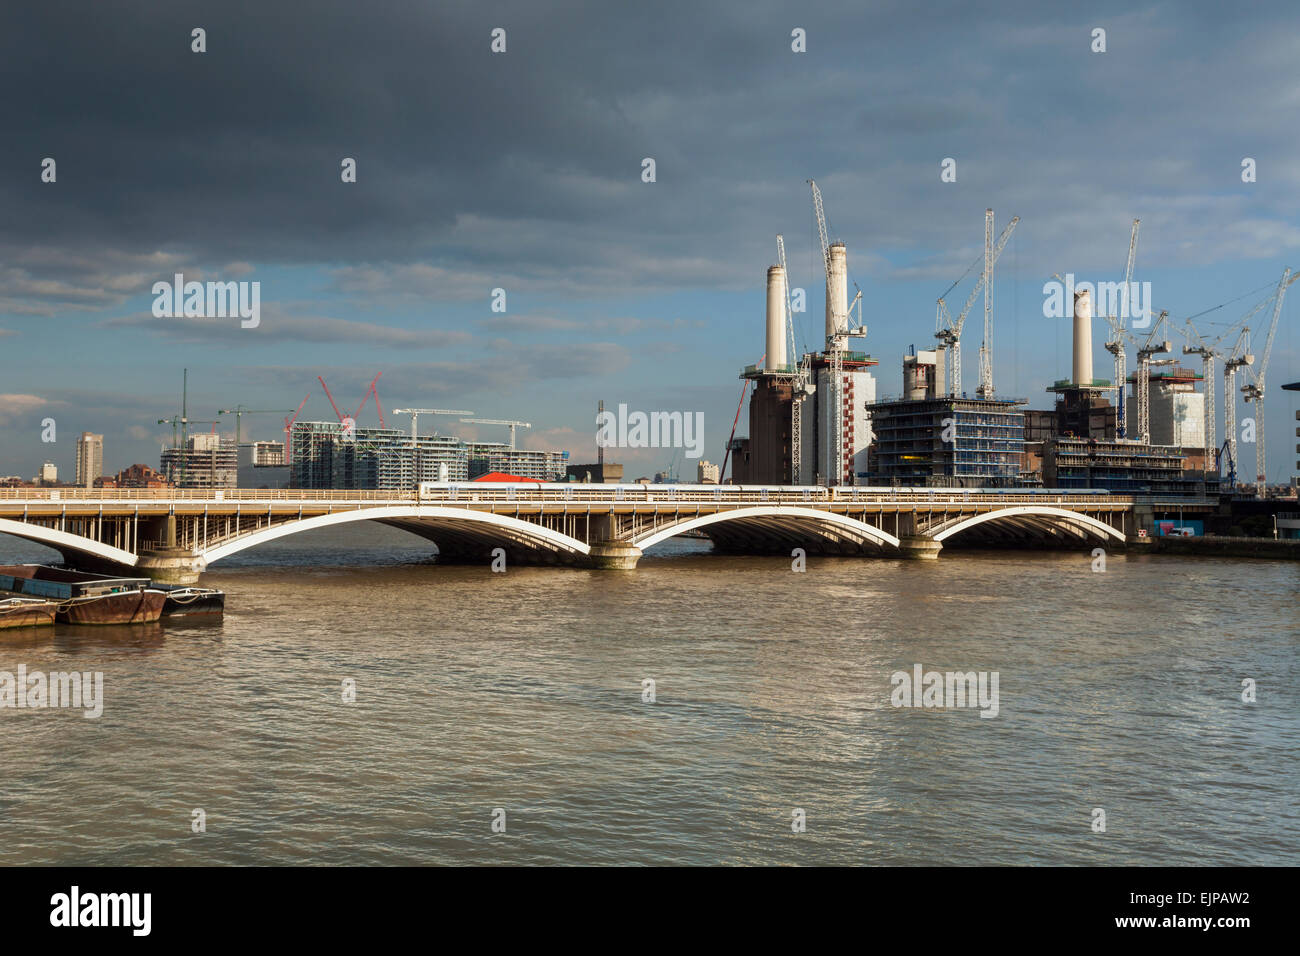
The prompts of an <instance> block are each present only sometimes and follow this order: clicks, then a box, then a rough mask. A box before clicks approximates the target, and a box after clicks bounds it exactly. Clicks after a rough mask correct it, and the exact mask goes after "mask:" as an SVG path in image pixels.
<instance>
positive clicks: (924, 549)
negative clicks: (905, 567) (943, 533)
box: [898, 534, 943, 561]
mask: <svg viewBox="0 0 1300 956" xmlns="http://www.w3.org/2000/svg"><path fill="white" fill-rule="evenodd" d="M942 550H943V545H942V544H941V543H940V542H938V541H935V540H934V538H927V537H926V536H925V535H920V534H912V535H906V536H904V537H902V538H899V540H898V552H899V557H902V558H906V559H908V560H911V561H933V560H934V559H935V558H937V557H939V552H940V551H942Z"/></svg>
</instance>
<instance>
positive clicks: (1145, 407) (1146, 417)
mask: <svg viewBox="0 0 1300 956" xmlns="http://www.w3.org/2000/svg"><path fill="white" fill-rule="evenodd" d="M1168 319H1169V312H1168V311H1161V313H1160V316H1159V318H1157V319H1156V321H1155V324H1154V325H1153V326H1152V327H1151V331H1150V332H1149V333H1148V334H1147V337H1146V341H1144V342H1143V343H1142V345H1141V346H1140V347H1139V348H1138V350H1137V360H1138V372H1137V383H1136V384H1137V399H1138V440H1139V441H1140V442H1141V443H1142V444H1144V445H1149V444H1151V365H1152V362H1151V356H1153V355H1161V354H1166V353H1168V352H1169V351H1170V350H1171V349H1172V348H1173V347H1174V346H1173V343H1172V342H1170V341H1168V340H1167V339H1164V338H1157V336H1159V335H1162V334H1163V333H1164V332H1165V327H1166V322H1167V321H1168Z"/></svg>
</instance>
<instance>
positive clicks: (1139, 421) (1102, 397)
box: [723, 180, 1295, 496]
mask: <svg viewBox="0 0 1300 956" xmlns="http://www.w3.org/2000/svg"><path fill="white" fill-rule="evenodd" d="M809 185H810V186H811V188H812V195H813V208H814V212H815V216H816V222H817V230H818V236H819V239H820V243H821V251H822V258H823V262H824V270H825V279H826V286H825V289H826V293H825V329H824V332H825V346H824V348H823V349H822V350H820V351H810V352H806V353H804V354H803V355H801V356H799V357H798V359H797V360H796V358H795V355H796V353H795V347H794V327H793V322H792V318H793V316H792V312H793V310H792V308H791V295H790V288H789V285H790V281H789V274H788V270H787V268H786V262H785V244H784V240H783V238H782V237H781V236H778V237H777V252H778V260H779V261H778V263H777V264H775V265H772V266H770V267H769V268H768V270H767V300H766V311H765V318H764V329H765V344H766V349H765V352H764V358H763V360H762V361H761V362H760V363H758V364H756V365H751V366H748V367H746V368H745V369H744V370H743V372H742V373H741V378H742V379H744V380H746V387H747V388H748V387H749V386H752V393H750V394H749V434H748V436H746V437H741V438H735V437H734V435H733V438H732V440H731V442H730V443H729V446H728V454H729V455H730V456H731V461H732V462H733V464H732V469H731V474H730V480H731V481H732V482H733V483H735V484H756V485H768V484H770V485H822V486H851V485H875V486H882V485H883V486H890V485H892V486H899V485H906V486H934V487H966V488H973V487H986V488H1033V487H1040V488H1041V487H1050V488H1060V489H1080V488H1091V489H1098V488H1106V489H1110V490H1111V491H1114V492H1116V493H1138V494H1162V495H1178V496H1204V495H1215V494H1218V493H1219V492H1220V490H1221V489H1220V474H1221V472H1222V473H1224V480H1225V481H1226V482H1227V489H1226V490H1228V491H1234V490H1235V488H1236V471H1237V467H1238V465H1237V451H1236V447H1235V446H1236V442H1235V438H1236V431H1237V426H1236V402H1237V395H1236V392H1237V389H1236V380H1235V377H1234V376H1235V375H1236V374H1237V372H1238V371H1239V370H1241V369H1245V370H1246V371H1247V373H1249V375H1250V378H1251V381H1250V382H1248V384H1247V385H1245V386H1243V387H1242V388H1241V389H1240V391H1241V393H1242V394H1243V395H1244V398H1245V400H1246V401H1247V402H1254V403H1256V405H1255V409H1254V411H1255V418H1256V422H1257V428H1258V427H1260V426H1259V425H1258V422H1259V420H1260V419H1261V418H1262V411H1263V409H1262V404H1263V395H1264V388H1263V380H1264V371H1265V370H1266V368H1267V357H1268V354H1269V352H1270V351H1271V345H1272V341H1273V337H1274V335H1275V333H1276V328H1277V316H1278V314H1279V313H1280V311H1281V306H1282V299H1283V296H1284V295H1285V292H1286V289H1287V287H1289V285H1290V284H1291V283H1292V282H1294V281H1295V276H1293V275H1291V273H1290V270H1288V271H1287V272H1286V273H1284V274H1283V277H1282V281H1281V282H1280V283H1279V284H1278V287H1277V289H1276V291H1274V293H1273V295H1272V296H1270V297H1269V298H1268V299H1266V300H1265V301H1264V302H1261V303H1260V304H1259V305H1257V306H1256V307H1255V308H1254V309H1253V310H1252V311H1251V312H1250V313H1248V314H1247V315H1246V317H1244V318H1243V319H1242V320H1240V321H1239V322H1237V323H1236V324H1235V325H1233V326H1232V327H1231V328H1230V329H1229V330H1228V332H1225V333H1223V334H1222V335H1220V336H1219V338H1218V339H1216V340H1214V341H1207V340H1205V339H1202V338H1201V337H1200V336H1199V335H1197V334H1196V331H1195V329H1194V328H1193V327H1192V325H1191V322H1190V320H1189V322H1188V331H1187V332H1186V333H1185V334H1186V336H1187V338H1188V343H1189V344H1188V347H1186V348H1184V349H1183V352H1184V353H1185V354H1198V355H1201V356H1202V359H1203V362H1204V364H1205V368H1204V370H1203V371H1202V372H1197V371H1195V370H1193V369H1188V368H1183V367H1181V366H1179V365H1178V364H1177V363H1176V362H1175V360H1174V359H1172V358H1167V359H1162V358H1158V357H1157V356H1160V355H1161V354H1166V353H1169V352H1171V351H1172V349H1173V346H1172V344H1171V343H1170V341H1169V340H1168V338H1167V336H1168V328H1169V327H1168V313H1167V312H1165V311H1159V312H1155V311H1154V310H1152V309H1151V306H1150V302H1149V301H1147V302H1146V303H1145V306H1143V307H1141V311H1142V313H1143V314H1142V316H1141V318H1142V319H1143V323H1142V325H1143V327H1145V326H1146V325H1147V324H1149V325H1150V326H1151V328H1150V330H1149V332H1148V333H1147V334H1146V335H1145V337H1144V338H1143V339H1141V340H1139V339H1137V338H1134V336H1133V335H1132V333H1131V332H1130V331H1129V328H1128V326H1127V325H1126V322H1125V320H1126V318H1128V312H1129V311H1130V308H1129V307H1130V301H1131V300H1130V298H1129V295H1130V292H1131V291H1132V290H1133V288H1134V283H1133V281H1132V280H1133V269H1134V259H1135V255H1136V249H1137V237H1138V226H1139V221H1138V220H1136V219H1135V220H1134V221H1133V228H1132V232H1131V235H1130V240H1129V247H1128V259H1127V262H1126V268H1125V274H1124V282H1123V283H1122V284H1121V283H1098V284H1097V287H1096V288H1097V294H1098V295H1099V296H1100V294H1101V292H1102V290H1103V289H1106V290H1107V291H1109V292H1114V291H1115V290H1116V289H1118V290H1121V291H1122V296H1121V297H1120V299H1119V302H1120V306H1119V307H1118V308H1117V307H1116V306H1115V299H1114V297H1113V296H1112V297H1111V298H1109V299H1108V298H1106V297H1104V296H1102V297H1101V298H1098V299H1094V292H1093V290H1092V289H1091V288H1087V287H1081V288H1079V289H1078V290H1077V291H1074V292H1073V295H1072V296H1070V295H1069V294H1068V293H1067V298H1072V299H1073V302H1072V305H1073V309H1072V311H1071V313H1070V319H1071V324H1072V327H1071V331H1072V338H1073V350H1072V357H1071V369H1070V371H1071V375H1070V378H1068V379H1063V380H1060V381H1057V382H1054V383H1053V384H1052V385H1051V386H1049V387H1048V389H1047V391H1048V392H1049V393H1051V394H1054V395H1055V396H1056V402H1055V405H1054V407H1052V408H1049V409H1030V408H1027V407H1026V406H1027V405H1028V401H1027V400H1026V399H1024V398H1010V397H1005V396H999V395H998V394H997V393H996V391H995V389H994V385H993V349H992V341H993V318H994V311H993V271H994V266H995V264H996V262H997V260H998V258H999V256H1000V255H1001V253H1002V250H1003V248H1004V247H1005V246H1006V244H1007V241H1008V240H1009V239H1010V237H1011V234H1012V233H1013V231H1014V230H1015V227H1016V225H1017V223H1018V222H1019V221H1020V220H1019V217H1014V218H1012V219H1011V220H1010V222H1009V223H1008V224H1007V225H1006V226H1005V227H1004V228H1003V230H1002V232H1001V234H1000V235H999V236H998V237H997V239H996V241H995V240H994V216H993V210H992V209H988V210H986V211H985V219H984V255H983V263H982V265H983V268H982V270H981V271H980V272H979V275H978V277H977V279H976V280H975V282H974V285H973V287H972V288H971V290H970V293H969V297H968V298H967V300H966V302H965V305H964V307H963V308H962V309H961V311H960V312H959V313H958V315H957V316H956V317H953V315H952V314H951V313H950V312H949V310H948V307H947V304H946V301H945V300H946V297H947V295H948V294H949V293H951V292H952V291H953V289H955V288H956V287H957V286H958V285H959V284H960V283H961V282H962V281H963V280H964V279H966V277H967V276H969V275H970V274H971V273H972V272H974V271H975V269H976V268H977V267H978V266H979V265H980V263H978V262H977V263H975V264H973V265H972V266H971V268H970V269H968V270H967V272H966V274H965V275H963V276H962V278H961V279H958V280H957V282H954V283H953V284H952V286H951V287H949V289H948V290H947V292H945V293H944V296H942V297H940V299H939V300H938V309H937V312H936V332H935V337H936V339H937V340H938V342H937V343H936V345H935V347H934V348H932V349H924V350H917V349H916V348H915V347H913V348H912V349H911V350H910V352H909V354H907V355H906V356H904V357H903V361H902V390H901V393H900V394H899V396H898V397H897V398H889V399H880V400H877V394H876V393H877V387H876V379H875V377H874V376H873V374H872V373H871V369H872V368H873V367H875V366H876V365H877V364H878V363H877V361H876V360H875V359H873V358H872V357H871V356H870V355H868V354H867V353H865V352H862V351H857V350H855V349H854V348H853V347H852V345H851V343H853V342H854V341H855V340H857V339H860V338H861V337H863V336H865V334H866V327H865V326H864V325H863V324H862V307H861V303H862V293H861V292H860V291H859V292H857V294H856V295H855V297H854V298H853V299H852V301H850V299H849V295H848V283H849V278H848V250H847V248H846V246H845V244H844V243H843V242H841V241H835V242H831V241H829V240H828V234H827V228H826V217H825V212H824V208H823V204H822V196H821V191H820V190H819V189H818V187H817V184H816V183H815V182H813V181H812V180H809ZM1058 278H1059V276H1058ZM1071 280H1072V276H1071ZM1071 285H1072V281H1071ZM1081 285H1085V284H1081ZM981 293H982V294H983V298H984V324H983V340H982V342H981V344H980V348H979V380H978V385H977V387H976V389H975V392H974V395H973V397H972V396H971V395H969V394H968V393H967V392H965V391H963V383H962V358H961V355H962V350H961V346H962V332H963V330H964V327H965V322H966V318H967V316H968V315H969V313H970V312H971V309H972V307H973V306H974V304H975V302H976V300H977V299H978V298H979V297H980V295H981ZM1148 299H1149V296H1148ZM1102 305H1104V306H1105V310H1104V311H1103V313H1102V316H1103V317H1104V318H1105V320H1106V322H1107V324H1108V325H1109V327H1110V335H1109V336H1108V340H1107V342H1106V349H1107V351H1109V352H1111V353H1112V355H1113V356H1114V361H1115V369H1116V375H1115V379H1114V380H1113V381H1110V380H1106V379H1101V378H1097V377H1096V375H1095V371H1094V365H1093V342H1092V336H1093V331H1094V322H1095V319H1096V317H1097V316H1096V315H1095V311H1094V310H1095V309H1096V308H1097V307H1098V306H1102ZM1269 306H1271V307H1272V322H1271V323H1270V325H1269V331H1268V339H1267V344H1266V346H1265V349H1264V362H1262V363H1260V367H1258V368H1255V367H1253V363H1254V355H1253V354H1251V353H1250V350H1249V331H1250V330H1249V326H1248V325H1247V324H1246V323H1247V322H1248V321H1249V320H1250V319H1251V317H1252V316H1253V315H1255V314H1257V313H1259V312H1260V311H1264V310H1266V308H1267V307H1269ZM855 308H856V316H855V314H854V310H855ZM1211 311H1212V310H1211ZM1138 324H1139V323H1136V322H1135V323H1134V325H1135V326H1136V325H1138ZM1234 336H1235V344H1234V345H1232V347H1231V348H1228V347H1227V346H1226V345H1224V344H1223V343H1224V342H1225V341H1231V340H1232V338H1233V337H1234ZM1130 346H1131V347H1132V349H1133V351H1134V352H1135V353H1136V359H1137V364H1136V369H1135V371H1134V372H1132V373H1131V374H1129V373H1128V372H1127V353H1128V349H1129V347H1130ZM1221 346H1222V347H1221ZM1216 359H1219V360H1222V361H1223V362H1224V375H1225V383H1224V399H1223V403H1224V407H1225V430H1226V432H1227V434H1228V440H1227V441H1225V442H1224V444H1223V447H1222V448H1219V447H1217V446H1216V444H1215V441H1216V439H1215V433H1216V429H1215V404H1216V403H1215V395H1214V390H1215V383H1214V377H1213V369H1214V362H1215V360H1216ZM1198 382H1199V383H1201V386H1202V389H1203V390H1202V391H1198V390H1197V383H1198ZM1126 388H1127V389H1131V391H1129V392H1128V394H1126ZM1263 446H1264V442H1263V440H1262V435H1261V439H1260V440H1259V441H1257V443H1256V450H1257V457H1258V458H1259V462H1258V465H1257V468H1256V472H1257V473H1258V477H1257V479H1256V480H1257V482H1258V490H1257V494H1260V495H1262V493H1263V492H1262V488H1263V481H1264V479H1263V473H1264V468H1263ZM727 477H728V476H727V475H726V474H725V468H724V474H723V480H727Z"/></svg>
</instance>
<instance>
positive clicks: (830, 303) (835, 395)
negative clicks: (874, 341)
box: [808, 179, 867, 485]
mask: <svg viewBox="0 0 1300 956" xmlns="http://www.w3.org/2000/svg"><path fill="white" fill-rule="evenodd" d="M808 185H809V186H810V187H812V199H813V213H814V215H815V216H816V219H817V236H818V239H820V241H821V249H822V264H823V265H824V266H825V270H826V311H827V314H828V316H829V318H830V329H831V331H830V334H829V335H827V336H826V358H827V360H828V365H829V366H830V374H829V379H830V388H831V391H830V394H829V396H828V397H827V401H828V403H829V405H830V410H831V415H832V422H831V441H832V445H833V452H834V454H833V459H832V460H833V461H834V463H835V472H834V474H833V475H832V474H829V473H828V474H827V475H826V482H827V484H830V485H837V484H840V482H841V481H842V480H843V478H844V352H845V346H846V344H847V342H848V339H849V338H850V337H852V336H861V335H866V334H867V329H866V327H865V326H864V325H863V324H862V305H861V303H862V290H861V289H858V292H857V295H855V296H854V297H853V301H852V302H850V303H849V304H848V307H847V309H846V310H845V312H844V314H843V315H841V314H840V304H839V302H838V301H837V299H838V295H836V294H835V293H836V291H837V290H833V289H832V280H831V248H830V241H829V239H828V238H827V230H826V209H825V207H824V205H823V204H822V191H821V190H820V189H818V188H817V182H816V180H812V179H810V180H808ZM854 306H857V307H858V324H857V325H856V326H855V325H853V324H852V316H853V307H854ZM851 477H852V476H850V479H851Z"/></svg>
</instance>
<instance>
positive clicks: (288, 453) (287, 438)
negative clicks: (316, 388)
mask: <svg viewBox="0 0 1300 956" xmlns="http://www.w3.org/2000/svg"><path fill="white" fill-rule="evenodd" d="M309 398H311V392H308V393H307V394H306V395H304V396H303V399H302V401H301V402H299V403H298V408H297V409H296V410H295V411H294V413H293V414H292V415H286V416H285V419H284V460H285V463H286V464H290V465H292V463H293V447H292V435H293V423H294V422H296V421H297V420H298V416H299V415H301V414H302V409H303V406H304V405H306V404H307V399H309Z"/></svg>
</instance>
